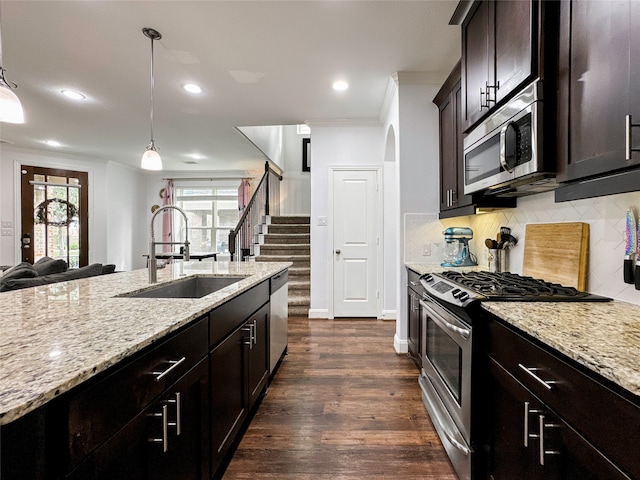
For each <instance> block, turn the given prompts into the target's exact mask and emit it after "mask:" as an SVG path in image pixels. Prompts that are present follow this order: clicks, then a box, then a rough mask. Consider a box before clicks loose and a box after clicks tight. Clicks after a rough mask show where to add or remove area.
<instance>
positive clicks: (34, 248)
mask: <svg viewBox="0 0 640 480" xmlns="http://www.w3.org/2000/svg"><path fill="white" fill-rule="evenodd" d="M21 173H22V175H21V178H22V182H21V197H22V200H21V210H22V213H21V216H22V235H21V239H20V240H21V248H22V261H23V262H29V263H34V262H36V261H38V260H39V259H40V258H42V257H44V256H47V257H51V258H60V259H63V260H65V261H66V262H67V264H68V265H69V268H77V267H83V266H85V265H87V264H88V263H89V241H88V239H89V233H88V206H89V200H88V198H89V195H88V189H89V185H88V174H87V172H76V171H72V170H60V169H52V168H43V167H32V166H27V165H22V166H21Z"/></svg>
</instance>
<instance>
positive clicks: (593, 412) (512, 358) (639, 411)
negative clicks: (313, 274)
mask: <svg viewBox="0 0 640 480" xmlns="http://www.w3.org/2000/svg"><path fill="white" fill-rule="evenodd" d="M535 342H537V341H536V340H534V339H529V338H527V337H525V336H524V335H523V334H520V333H517V332H516V331H515V330H513V329H512V328H511V327H508V326H506V325H503V324H502V323H501V322H499V321H495V320H491V321H490V322H489V337H488V347H489V355H490V357H492V358H493V359H495V360H496V361H497V362H498V363H499V364H500V365H502V366H503V367H504V368H505V369H506V370H507V371H508V372H510V373H511V374H512V375H513V376H514V377H515V378H516V379H517V380H518V381H519V382H521V383H522V384H523V385H524V386H525V387H526V388H528V389H529V390H531V391H532V392H533V393H534V394H535V395H536V396H537V397H538V398H540V399H541V400H542V401H543V402H545V403H546V404H547V405H548V406H549V407H550V408H552V409H553V410H554V411H555V412H556V413H558V414H559V415H560V416H561V417H562V418H563V419H564V420H565V421H566V422H567V423H569V424H570V425H571V427H572V428H574V429H575V430H576V431H578V432H579V433H580V434H581V435H582V436H584V437H585V438H586V439H587V440H588V441H589V442H591V443H592V444H593V445H594V446H596V448H598V449H599V450H600V451H602V452H603V453H604V454H605V455H606V456H608V457H609V458H610V459H611V460H612V461H613V462H614V463H615V464H616V465H618V466H619V467H620V468H621V469H622V470H623V471H625V472H626V473H627V474H629V475H630V476H631V477H634V478H640V457H638V455H637V452H636V449H637V445H640V408H639V407H638V406H637V405H635V404H634V403H632V402H631V401H629V400H627V399H626V398H624V397H623V396H621V395H620V394H618V393H616V392H614V391H613V390H612V389H611V388H609V387H607V386H606V385H605V384H604V382H601V381H600V380H599V379H598V378H597V376H596V374H595V373H594V374H587V373H585V372H583V371H582V370H580V369H579V367H577V366H573V365H571V364H570V362H571V360H570V359H566V360H565V359H563V358H562V355H561V354H559V353H555V352H554V353H552V352H550V351H549V350H550V349H549V347H545V348H543V347H542V346H540V345H538V344H537V343H535Z"/></svg>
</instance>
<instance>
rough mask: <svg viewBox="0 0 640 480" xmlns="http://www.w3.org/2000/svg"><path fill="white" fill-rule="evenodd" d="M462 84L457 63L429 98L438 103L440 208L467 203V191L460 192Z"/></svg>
mask: <svg viewBox="0 0 640 480" xmlns="http://www.w3.org/2000/svg"><path fill="white" fill-rule="evenodd" d="M461 95H462V88H461V85H460V63H458V64H457V65H456V67H455V68H454V69H453V71H452V72H451V74H450V75H449V78H448V79H447V80H446V81H445V83H444V84H443V86H442V88H441V89H440V91H439V92H438V94H437V95H436V97H435V98H434V99H433V103H435V104H436V105H437V106H438V111H439V125H440V135H439V141H440V211H441V212H443V211H446V210H450V209H454V208H459V207H465V206H467V205H471V203H472V198H471V195H465V194H464V170H463V168H464V165H463V161H462V122H461V121H460V112H461Z"/></svg>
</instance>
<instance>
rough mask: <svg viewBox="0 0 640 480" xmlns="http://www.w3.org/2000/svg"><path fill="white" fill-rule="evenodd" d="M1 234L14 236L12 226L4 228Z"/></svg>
mask: <svg viewBox="0 0 640 480" xmlns="http://www.w3.org/2000/svg"><path fill="white" fill-rule="evenodd" d="M0 236H3V237H13V229H12V228H3V229H2V232H0Z"/></svg>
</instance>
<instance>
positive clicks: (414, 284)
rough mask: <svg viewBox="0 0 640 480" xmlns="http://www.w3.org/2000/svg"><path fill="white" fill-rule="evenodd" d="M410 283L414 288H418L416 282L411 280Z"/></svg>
mask: <svg viewBox="0 0 640 480" xmlns="http://www.w3.org/2000/svg"><path fill="white" fill-rule="evenodd" d="M409 283H410V284H411V285H413V286H414V287H416V286H418V282H414V281H413V280H409Z"/></svg>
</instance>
